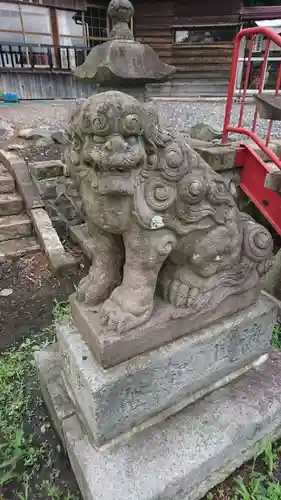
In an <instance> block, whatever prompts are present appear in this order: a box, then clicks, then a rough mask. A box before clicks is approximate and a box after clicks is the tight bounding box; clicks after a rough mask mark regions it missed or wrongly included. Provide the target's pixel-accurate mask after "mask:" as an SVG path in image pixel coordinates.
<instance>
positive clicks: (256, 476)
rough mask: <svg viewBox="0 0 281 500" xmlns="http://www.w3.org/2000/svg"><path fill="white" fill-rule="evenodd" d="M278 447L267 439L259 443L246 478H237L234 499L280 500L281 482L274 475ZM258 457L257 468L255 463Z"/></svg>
mask: <svg viewBox="0 0 281 500" xmlns="http://www.w3.org/2000/svg"><path fill="white" fill-rule="evenodd" d="M279 452H280V447H278V445H274V444H273V443H272V442H271V441H269V440H263V441H262V442H261V443H259V445H258V448H257V453H256V456H255V459H254V461H253V465H252V470H251V472H250V474H249V477H248V478H247V480H245V479H242V478H238V479H237V485H238V486H237V489H236V491H235V493H234V497H233V499H234V500H280V499H281V484H280V482H279V481H278V480H277V477H276V475H275V473H276V469H277V463H278V455H279ZM258 458H259V469H262V470H261V471H257V470H255V469H256V463H257V459H258Z"/></svg>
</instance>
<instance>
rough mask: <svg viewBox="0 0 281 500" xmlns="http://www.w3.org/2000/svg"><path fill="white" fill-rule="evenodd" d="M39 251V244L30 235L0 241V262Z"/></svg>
mask: <svg viewBox="0 0 281 500" xmlns="http://www.w3.org/2000/svg"><path fill="white" fill-rule="evenodd" d="M36 252H40V245H38V243H37V241H36V239H35V238H34V237H32V236H30V237H28V238H18V239H14V240H7V241H3V242H2V243H0V262H4V261H6V260H11V259H17V258H19V257H22V256H23V255H27V254H32V253H36Z"/></svg>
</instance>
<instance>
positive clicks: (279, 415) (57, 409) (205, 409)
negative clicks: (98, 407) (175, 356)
mask: <svg viewBox="0 0 281 500" xmlns="http://www.w3.org/2000/svg"><path fill="white" fill-rule="evenodd" d="M37 366H38V370H39V374H40V379H41V387H42V391H43V396H44V399H45V401H46V403H47V405H48V408H49V411H50V413H51V415H52V416H53V423H54V425H55V427H56V429H57V431H58V432H59V433H60V435H61V438H62V440H63V444H64V446H65V449H66V451H67V453H68V456H69V458H70V462H71V465H72V467H73V470H74V473H75V475H76V479H77V481H78V484H79V487H80V489H81V493H82V496H83V498H84V499H85V500H97V499H98V500H124V499H130V500H159V499H161V500H164V499H165V500H181V499H182V500H186V499H188V500H197V499H199V498H202V497H203V496H204V495H205V494H206V493H207V492H208V491H209V490H210V489H211V488H213V487H214V486H215V485H216V484H218V483H219V482H221V481H223V479H224V478H226V477H227V476H228V475H229V474H231V473H232V472H233V471H234V470H235V469H236V468H238V467H239V466H240V465H241V464H242V463H243V462H245V461H246V460H248V459H250V458H251V457H252V456H253V455H254V454H255V451H256V444H257V442H258V441H260V440H261V439H263V438H277V437H280V434H281V430H280V429H281V393H280V384H281V354H280V353H278V352H273V353H272V354H271V355H270V358H269V360H268V361H267V362H266V363H263V364H262V365H261V366H259V367H253V368H252V369H251V370H250V371H248V372H247V373H246V374H244V375H243V376H241V377H240V378H238V379H236V380H235V381H232V382H231V383H230V384H228V385H226V386H225V387H222V388H220V389H218V390H216V391H214V392H212V393H210V394H209V395H207V396H205V397H204V398H202V399H200V400H199V401H197V402H196V403H195V404H192V405H190V406H188V407H187V408H185V409H184V410H183V411H181V412H179V413H177V414H176V415H174V416H173V417H171V418H169V419H167V420H166V421H164V422H161V423H158V424H157V425H154V426H152V427H150V428H148V429H145V430H143V431H142V432H139V433H134V432H132V435H131V436H130V438H128V439H127V440H126V441H124V442H122V443H118V444H117V443H116V442H113V443H111V445H106V446H104V447H102V448H100V449H97V448H96V447H94V446H93V444H92V443H91V442H90V440H89V436H88V435H87V433H86V432H85V430H84V429H83V425H82V424H81V422H80V420H79V417H78V413H77V411H76V409H75V408H74V406H73V405H72V403H71V400H70V399H69V396H68V394H67V392H66V390H65V387H64V385H63V382H62V379H61V356H60V354H59V353H58V351H57V348H56V347H52V348H51V349H48V350H46V351H44V352H41V353H37ZM155 398H157V395H156V394H155ZM88 404H89V406H90V404H91V401H88Z"/></svg>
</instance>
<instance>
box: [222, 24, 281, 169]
mask: <svg viewBox="0 0 281 500" xmlns="http://www.w3.org/2000/svg"><path fill="white" fill-rule="evenodd" d="M256 35H263V36H264V37H265V39H266V46H265V52H264V60H263V63H262V67H261V71H260V76H259V78H258V80H257V81H258V94H261V92H262V90H263V82H264V77H265V73H266V68H267V62H268V55H269V49H270V42H273V43H275V44H276V45H277V46H279V47H280V49H281V36H279V35H278V34H277V33H275V31H273V30H271V29H269V28H262V27H256V28H246V29H242V30H241V31H239V33H238V34H237V35H236V38H235V42H234V51H233V57H232V66H231V73H230V79H229V87H228V96H227V101H226V108H225V119H224V127H223V136H222V143H223V144H226V143H227V141H228V135H229V133H231V132H232V133H237V134H242V135H246V136H247V137H249V138H250V139H252V140H253V141H254V142H255V143H256V144H257V145H258V146H259V148H260V149H261V150H262V151H263V152H264V153H265V154H266V155H267V156H268V157H269V159H270V160H271V161H272V162H274V163H275V165H277V167H278V168H279V169H280V170H281V156H280V158H278V157H277V156H276V154H275V153H274V152H273V151H272V150H271V149H270V148H269V147H268V144H269V141H270V136H271V131H272V120H269V123H268V130H267V134H266V139H265V140H263V139H261V138H260V137H259V136H258V135H257V133H256V125H257V118H258V108H257V106H256V108H255V112H254V119H253V123H252V126H251V127H250V128H249V129H248V128H246V127H244V126H243V118H244V108H245V101H246V93H247V89H248V84H249V78H250V72H251V62H252V54H253V47H254V42H255V36H256ZM247 38H250V46H249V54H248V57H247V66H246V72H245V81H244V86H243V90H242V95H241V99H242V100H241V108H240V113H239V119H238V125H237V126H233V125H231V124H230V122H231V115H232V105H233V99H234V94H235V84H236V76H237V68H238V63H239V53H240V47H241V41H242V39H246V40H247ZM280 84H281V62H280V65H279V72H278V76H277V81H276V87H275V95H278V93H279V90H280Z"/></svg>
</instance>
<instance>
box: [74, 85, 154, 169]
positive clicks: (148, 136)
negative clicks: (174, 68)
mask: <svg viewBox="0 0 281 500" xmlns="http://www.w3.org/2000/svg"><path fill="white" fill-rule="evenodd" d="M153 118H154V117H153V113H151V110H150V109H149V108H146V106H145V105H143V104H141V103H140V102H139V101H137V100H136V99H135V98H133V97H131V96H129V95H127V94H124V93H122V92H118V91H111V92H103V93H100V94H96V95H93V96H92V97H90V98H89V99H87V101H85V102H84V103H83V104H82V106H81V107H79V108H78V109H77V110H76V112H75V113H74V114H73V116H72V119H71V122H70V126H69V131H68V134H69V139H70V151H69V153H68V158H67V161H68V163H70V164H71V165H72V166H73V167H75V166H76V167H78V166H79V165H80V166H81V165H83V164H85V165H87V166H89V167H92V168H93V169H95V170H96V172H100V173H102V172H105V173H106V172H107V173H109V172H110V171H119V172H122V171H123V172H126V171H130V170H133V169H137V168H140V167H147V166H148V165H151V166H153V165H154V164H155V162H156V161H157V157H156V151H155V145H154V141H153V137H154V136H155V134H156V129H155V123H154V119H153Z"/></svg>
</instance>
